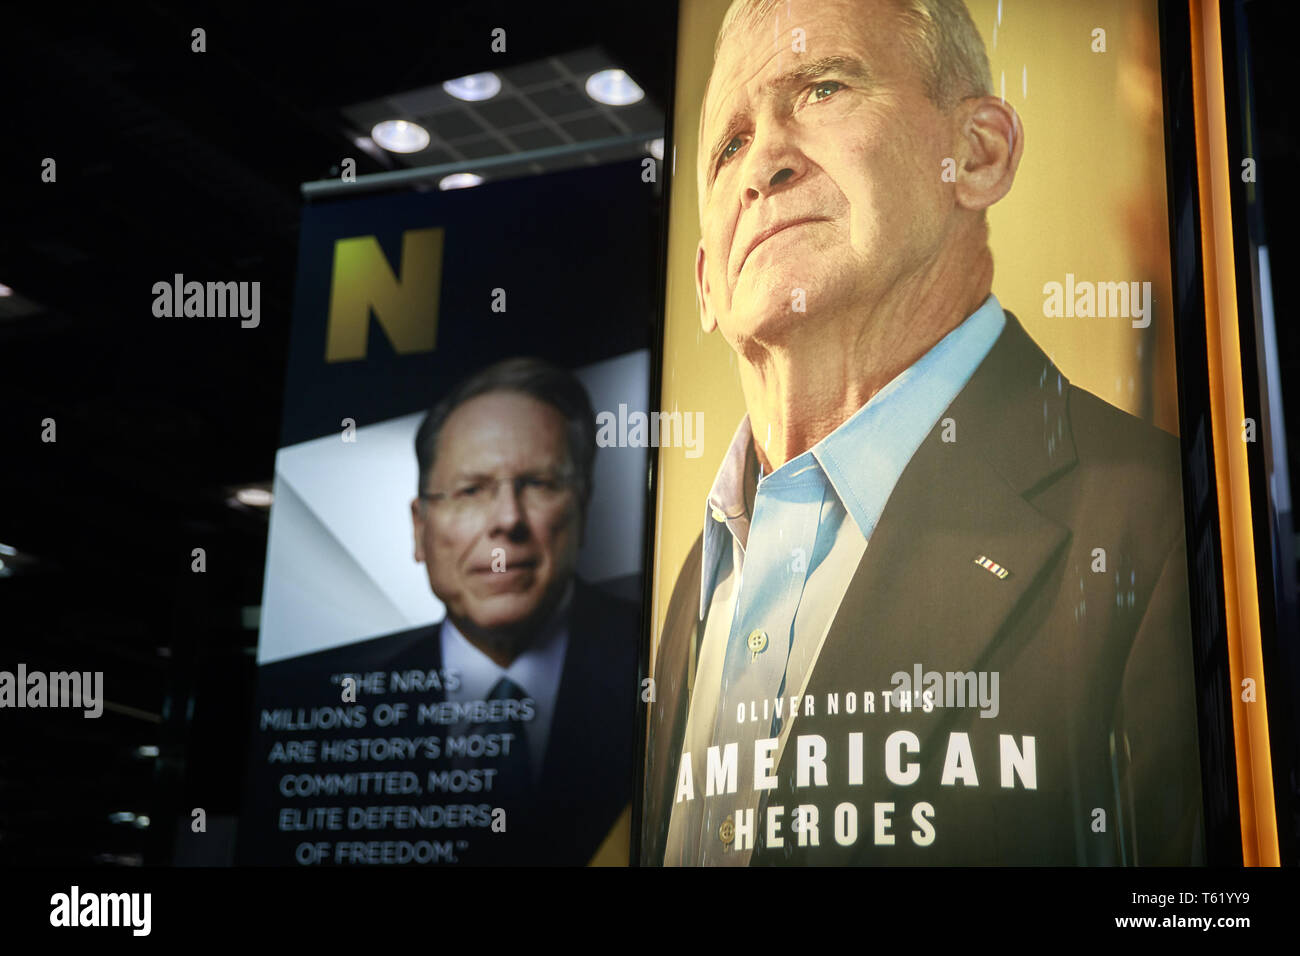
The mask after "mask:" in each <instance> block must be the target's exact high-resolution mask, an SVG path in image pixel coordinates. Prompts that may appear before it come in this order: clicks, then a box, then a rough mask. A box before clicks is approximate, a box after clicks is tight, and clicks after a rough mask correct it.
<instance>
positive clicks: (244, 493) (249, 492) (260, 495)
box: [235, 488, 274, 508]
mask: <svg viewBox="0 0 1300 956" xmlns="http://www.w3.org/2000/svg"><path fill="white" fill-rule="evenodd" d="M235 500H236V501H238V502H239V503H240V504H241V505H248V506H249V507H250V508H269V507H271V502H272V500H274V499H273V497H272V495H271V493H270V492H269V491H267V490H266V489H265V488H240V489H239V490H238V491H236V492H235Z"/></svg>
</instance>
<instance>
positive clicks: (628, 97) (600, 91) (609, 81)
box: [587, 70, 645, 106]
mask: <svg viewBox="0 0 1300 956" xmlns="http://www.w3.org/2000/svg"><path fill="white" fill-rule="evenodd" d="M587 95H588V96H590V97H591V98H592V99H593V100H595V101H596V102H597V103H604V104H605V105H606V106H630V105H631V104H632V103H636V102H638V101H640V100H643V99H645V91H644V90H642V89H641V87H639V86H637V85H636V82H635V81H634V80H633V79H632V77H630V76H628V75H627V74H626V73H624V72H623V71H622V70H601V71H600V72H599V73H593V74H591V76H589V77H587Z"/></svg>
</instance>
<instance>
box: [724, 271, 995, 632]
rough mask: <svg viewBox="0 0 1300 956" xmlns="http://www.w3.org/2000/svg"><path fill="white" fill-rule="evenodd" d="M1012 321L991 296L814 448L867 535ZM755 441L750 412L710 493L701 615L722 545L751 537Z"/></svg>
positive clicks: (839, 493)
mask: <svg viewBox="0 0 1300 956" xmlns="http://www.w3.org/2000/svg"><path fill="white" fill-rule="evenodd" d="M1005 325H1006V316H1005V315H1004V313H1003V311H1002V305H1001V303H999V302H998V300H997V297H996V296H994V295H989V297H988V298H987V299H985V300H984V302H983V304H982V305H981V306H980V307H979V308H978V309H976V310H975V311H974V312H973V313H972V314H971V315H969V316H967V318H966V319H965V320H964V321H963V322H962V323H961V324H960V325H958V326H957V327H956V328H955V329H953V330H952V331H951V332H949V333H948V334H947V335H945V336H944V337H943V338H942V339H940V340H939V341H938V342H937V343H935V345H934V346H933V347H931V348H930V350H929V351H928V352H926V353H925V354H924V355H923V356H921V358H919V359H918V360H917V361H916V362H914V363H913V364H912V365H911V366H909V367H908V368H906V369H904V370H903V371H902V372H900V373H899V374H898V375H896V376H895V377H894V378H893V379H892V380H891V381H890V382H889V384H887V385H886V386H885V387H884V388H882V389H881V390H880V391H878V392H877V393H876V394H875V395H873V396H872V397H871V399H870V401H868V402H867V403H866V404H865V405H863V406H862V407H861V408H860V409H858V411H857V412H855V413H854V414H853V415H852V416H851V417H850V418H849V419H848V420H847V421H845V422H844V423H842V424H841V425H840V426H839V427H838V428H836V429H835V431H833V432H831V433H830V434H829V435H827V436H826V437H825V438H823V439H822V440H821V441H820V442H818V443H817V444H816V445H814V446H813V448H812V454H813V457H814V458H815V459H816V460H817V463H818V464H819V465H820V466H821V468H822V470H823V471H824V472H825V474H826V477H827V479H828V480H829V481H830V483H831V486H832V487H833V488H834V489H835V493H836V495H838V496H839V499H840V501H841V502H842V503H843V505H844V508H845V510H846V511H847V512H848V513H849V515H850V516H851V517H852V518H853V521H854V523H855V524H856V525H857V526H858V530H859V531H860V532H861V533H862V536H863V537H864V538H867V539H870V537H871V533H872V531H873V530H875V527H876V522H877V521H879V519H880V514H881V512H882V511H884V507H885V503H886V502H887V501H888V499H889V495H890V494H891V493H892V492H893V489H894V485H896V484H897V483H898V479H899V477H900V476H901V475H902V473H903V469H904V468H906V467H907V463H908V462H909V461H911V460H912V455H914V454H915V453H916V450H917V448H919V447H920V446H921V443H922V442H923V441H925V436H926V435H927V434H929V432H930V429H931V428H933V427H934V425H935V423H936V422H938V420H939V417H940V416H941V415H942V414H943V412H944V409H946V408H947V407H948V406H949V405H950V404H952V401H953V399H955V398H956V397H957V394H958V393H959V392H960V391H961V390H962V389H963V388H965V386H966V383H967V382H968V381H970V378H971V376H972V375H974V374H975V370H976V369H977V368H978V367H979V365H980V363H981V362H983V361H984V358H985V356H986V355H988V353H989V351H990V350H991V349H992V348H993V344H994V343H995V342H996V341H997V339H998V336H1000V335H1001V334H1002V329H1003V327H1004V326H1005ZM753 438H754V436H753V431H752V428H751V426H750V421H749V415H745V417H744V418H743V419H741V421H740V425H739V427H737V429H736V433H735V435H734V436H733V437H732V440H731V445H730V446H729V447H728V449H727V453H726V456H725V457H724V458H723V460H722V466H721V467H720V468H719V469H718V474H717V477H716V478H715V479H714V482H713V487H712V488H711V489H710V491H709V498H708V502H707V505H706V510H705V516H704V541H703V552H702V555H701V557H702V565H701V569H700V571H701V579H700V619H701V620H703V619H704V617H705V615H706V613H707V611H708V606H709V601H710V599H711V597H712V594H713V586H714V582H715V580H716V576H717V569H718V559H719V557H720V556H721V551H722V548H723V547H724V546H725V545H727V544H728V543H729V540H728V539H729V538H732V537H733V536H734V538H735V539H736V541H737V542H738V543H739V544H740V546H741V547H742V548H743V547H744V546H745V543H746V540H747V539H748V535H749V518H750V516H749V512H748V509H747V507H746V504H745V490H744V489H745V484H744V482H745V467H746V463H747V461H748V452H749V449H750V446H751V445H752V443H753ZM793 460H795V459H792V461H793ZM786 464H787V465H789V464H790V462H787V463H786ZM780 470H781V469H778V472H779V471H780ZM774 474H775V472H774Z"/></svg>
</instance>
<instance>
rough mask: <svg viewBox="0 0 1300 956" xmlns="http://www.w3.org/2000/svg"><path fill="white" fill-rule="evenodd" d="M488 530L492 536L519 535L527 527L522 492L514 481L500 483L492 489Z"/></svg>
mask: <svg viewBox="0 0 1300 956" xmlns="http://www.w3.org/2000/svg"><path fill="white" fill-rule="evenodd" d="M488 524H489V528H488V530H489V531H490V532H491V533H492V534H517V533H518V532H519V530H520V529H521V528H524V527H526V524H527V522H525V521H524V506H523V502H522V501H520V490H519V488H518V487H517V486H516V485H515V482H514V481H498V482H497V483H496V487H495V488H493V489H492V501H491V504H490V505H489V509H488Z"/></svg>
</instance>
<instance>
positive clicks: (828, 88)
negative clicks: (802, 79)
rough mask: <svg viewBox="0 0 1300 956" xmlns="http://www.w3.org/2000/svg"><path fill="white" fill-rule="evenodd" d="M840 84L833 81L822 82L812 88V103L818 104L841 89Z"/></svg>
mask: <svg viewBox="0 0 1300 956" xmlns="http://www.w3.org/2000/svg"><path fill="white" fill-rule="evenodd" d="M841 85H842V84H840V83H837V82H835V81H834V80H822V81H821V82H820V83H818V84H817V85H816V86H814V87H813V88H812V100H813V102H814V103H816V102H820V101H822V100H824V99H826V98H827V97H828V96H830V95H831V94H832V93H834V92H835V91H836V90H838V89H840V88H841Z"/></svg>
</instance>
